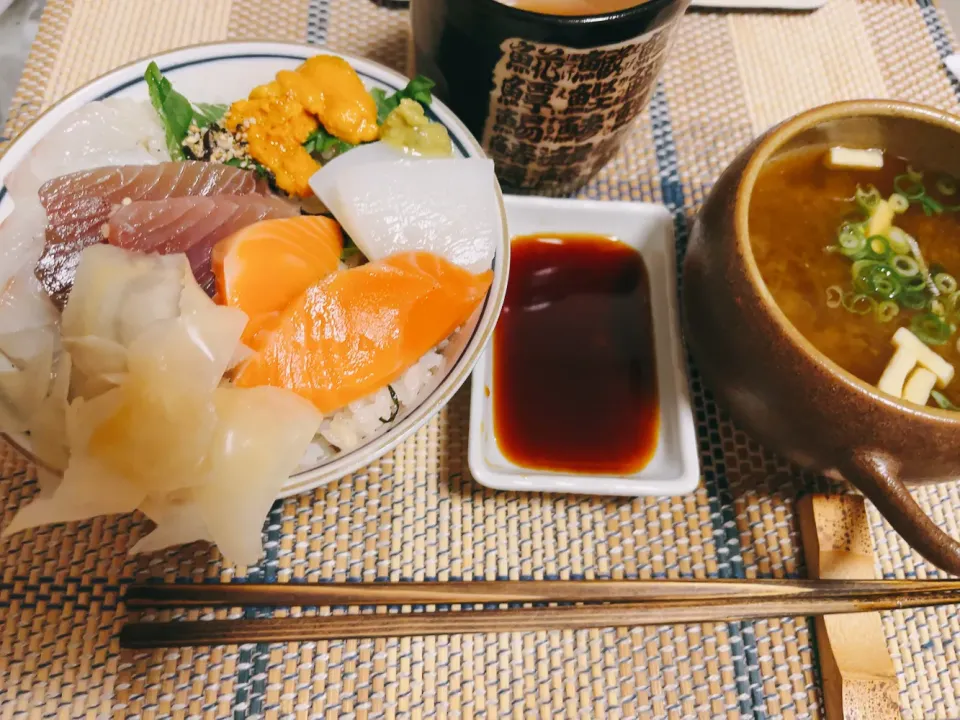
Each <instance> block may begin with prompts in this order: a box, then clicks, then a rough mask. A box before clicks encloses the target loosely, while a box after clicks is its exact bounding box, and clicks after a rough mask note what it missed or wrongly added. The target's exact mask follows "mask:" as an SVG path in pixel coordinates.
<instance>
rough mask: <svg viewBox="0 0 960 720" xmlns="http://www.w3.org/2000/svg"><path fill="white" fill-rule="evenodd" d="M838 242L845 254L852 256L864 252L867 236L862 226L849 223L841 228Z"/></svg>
mask: <svg viewBox="0 0 960 720" xmlns="http://www.w3.org/2000/svg"><path fill="white" fill-rule="evenodd" d="M837 244H838V245H839V246H840V251H841V252H842V253H843V254H844V255H846V256H847V257H852V256H854V255H858V254H859V253H861V252H863V250H864V249H865V248H866V247H867V237H866V235H864V234H863V228H862V227H860V226H858V225H849V224H847V225H844V226H843V227H842V228H841V229H840V234H839V235H838V236H837Z"/></svg>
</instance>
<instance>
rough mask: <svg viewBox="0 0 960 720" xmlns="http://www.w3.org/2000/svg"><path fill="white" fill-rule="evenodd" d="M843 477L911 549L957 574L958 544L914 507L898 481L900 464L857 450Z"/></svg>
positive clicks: (873, 452)
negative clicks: (866, 499)
mask: <svg viewBox="0 0 960 720" xmlns="http://www.w3.org/2000/svg"><path fill="white" fill-rule="evenodd" d="M843 476H844V478H845V479H846V480H848V481H849V482H851V483H852V484H853V485H854V486H855V487H856V488H857V489H858V490H859V491H860V492H862V493H863V494H864V495H865V496H866V497H867V498H869V500H870V501H871V502H872V503H873V504H874V505H875V506H876V508H877V510H878V511H879V512H880V514H881V515H883V517H884V519H886V521H887V522H888V523H890V525H892V526H893V529H894V530H896V531H897V533H898V534H899V535H900V537H902V538H903V539H904V540H906V541H907V544H908V545H910V547H912V548H913V549H914V550H916V551H917V552H918V553H920V554H921V555H923V557H925V558H926V559H927V560H929V561H930V562H931V563H933V564H934V565H936V566H937V567H938V568H940V569H941V570H946V571H947V572H948V573H950V574H952V575H960V542H958V541H957V540H955V539H954V538H953V537H951V536H950V535H948V534H947V533H946V532H944V531H943V530H942V529H941V528H940V527H939V526H938V525H937V524H936V523H935V522H933V520H931V519H930V517H929V516H928V515H927V514H926V513H925V512H924V511H923V510H922V509H921V508H920V506H919V505H917V501H916V500H914V499H913V496H912V495H911V494H910V491H909V490H907V488H906V486H905V485H904V484H903V482H902V481H901V480H900V463H899V462H898V461H897V460H895V459H894V458H892V457H891V456H889V455H887V454H886V453H884V452H881V451H878V450H871V449H865V448H860V449H857V450H856V451H854V453H853V457H852V458H851V461H850V462H849V464H847V466H846V467H845V468H843Z"/></svg>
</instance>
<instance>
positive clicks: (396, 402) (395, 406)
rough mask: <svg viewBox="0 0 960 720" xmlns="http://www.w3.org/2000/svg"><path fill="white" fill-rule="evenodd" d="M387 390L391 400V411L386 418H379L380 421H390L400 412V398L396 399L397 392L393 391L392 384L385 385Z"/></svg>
mask: <svg viewBox="0 0 960 720" xmlns="http://www.w3.org/2000/svg"><path fill="white" fill-rule="evenodd" d="M387 390H389V391H390V399H391V400H393V412H392V413H390V417H388V418H387V419H386V420H384V419H383V418H380V422H382V423H392V422H393V421H394V420H396V419H397V415H398V414H399V413H400V400H398V399H397V394H396V393H395V392H394V391H393V385H387Z"/></svg>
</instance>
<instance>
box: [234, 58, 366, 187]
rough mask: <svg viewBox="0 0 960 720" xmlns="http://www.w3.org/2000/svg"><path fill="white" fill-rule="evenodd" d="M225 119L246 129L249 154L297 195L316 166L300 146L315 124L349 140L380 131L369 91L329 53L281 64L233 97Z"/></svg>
mask: <svg viewBox="0 0 960 720" xmlns="http://www.w3.org/2000/svg"><path fill="white" fill-rule="evenodd" d="M226 123H227V127H228V128H229V129H230V130H231V131H232V132H238V131H243V132H245V133H246V136H247V150H248V152H249V153H250V155H252V156H253V158H254V159H256V160H257V161H258V162H259V163H260V164H262V165H264V166H266V167H267V168H269V169H270V170H271V171H272V172H273V174H274V176H275V177H276V180H277V185H278V186H279V187H280V188H281V189H282V190H284V191H286V192H287V193H289V194H290V195H294V196H297V197H306V196H307V195H309V194H310V185H309V182H308V181H309V179H310V176H311V175H313V174H314V173H315V172H316V171H317V170H318V169H319V168H320V165H319V163H317V161H316V160H314V159H313V158H312V157H311V156H310V153H308V152H307V151H306V150H305V149H304V148H303V143H304V142H305V141H306V139H307V138H308V137H309V135H310V133H312V132H313V131H314V130H316V129H317V127H318V125H320V124H322V125H323V127H324V128H325V129H326V131H327V132H329V133H330V134H331V135H333V136H334V137H337V138H339V139H341V140H344V141H346V142H348V143H352V144H357V143H360V142H369V141H372V140H376V139H377V136H378V133H379V128H378V127H377V106H376V102H375V101H374V99H373V97H372V96H371V95H370V93H369V92H367V89H366V88H365V87H364V86H363V81H361V80H360V77H359V76H358V75H357V73H356V72H355V71H354V69H353V68H352V67H350V65H349V63H347V61H346V60H344V59H343V58H338V57H334V56H332V55H317V56H316V57H312V58H310V59H309V60H307V61H306V62H304V63H303V64H302V65H301V66H300V67H299V68H297V69H296V70H281V71H280V72H279V73H277V78H276V80H274V81H273V82H270V83H267V84H266V85H260V86H259V87H256V88H254V89H253V91H252V92H251V93H250V96H249V98H247V99H246V100H238V101H237V102H235V103H234V104H233V105H232V106H231V107H230V112H229V113H228V115H227V118H226Z"/></svg>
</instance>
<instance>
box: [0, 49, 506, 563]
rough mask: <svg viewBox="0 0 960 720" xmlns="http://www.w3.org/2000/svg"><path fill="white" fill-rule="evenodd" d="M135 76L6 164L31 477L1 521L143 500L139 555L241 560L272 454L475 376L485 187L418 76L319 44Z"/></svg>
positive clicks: (414, 419)
mask: <svg viewBox="0 0 960 720" xmlns="http://www.w3.org/2000/svg"><path fill="white" fill-rule="evenodd" d="M352 62H353V63H354V64H355V63H357V62H364V63H365V64H366V65H369V63H366V61H352ZM384 72H387V73H389V71H384ZM143 82H144V83H145V84H146V87H147V89H148V90H149V100H136V99H128V98H107V99H103V100H96V101H92V102H89V103H87V104H84V105H82V106H80V107H78V108H76V109H74V110H73V111H72V112H69V113H67V114H64V115H63V117H62V118H60V120H59V121H58V122H57V123H56V124H55V125H53V126H52V127H51V128H50V129H49V130H48V131H47V132H45V133H44V134H43V135H42V136H41V137H39V138H38V139H36V140H35V142H34V143H33V144H32V146H31V147H29V148H28V149H27V150H26V152H24V153H21V158H20V160H19V162H18V163H17V164H16V166H15V167H12V168H11V169H8V170H7V171H6V173H5V177H3V178H2V179H3V183H4V186H5V188H6V191H7V192H8V193H9V199H8V202H9V200H12V202H13V211H12V213H10V214H8V215H7V217H6V218H4V219H3V221H2V223H0V288H2V292H0V432H2V433H4V434H5V435H6V436H7V437H9V438H11V439H13V441H14V442H15V443H16V444H18V445H20V446H21V448H25V449H27V451H28V452H29V454H30V455H31V456H32V458H33V459H34V460H35V461H36V465H37V480H38V485H39V492H38V494H37V495H36V497H35V498H34V499H33V500H32V501H30V502H29V503H26V504H24V505H22V506H21V507H20V508H19V509H18V511H17V513H16V515H15V516H14V517H13V519H12V521H10V522H9V523H7V526H6V527H5V528H3V533H4V535H10V534H13V533H18V532H20V531H22V530H24V529H27V528H30V527H35V526H39V525H45V524H50V523H60V522H69V521H75V520H82V519H86V518H89V517H92V516H96V515H103V514H113V513H126V512H132V511H134V510H140V511H142V512H143V513H144V514H145V515H146V516H147V517H148V518H150V519H151V520H152V521H153V522H154V523H155V525H156V527H155V529H153V530H152V531H151V532H150V533H148V534H147V535H146V536H144V537H143V538H141V539H140V540H139V542H137V543H136V544H135V545H134V546H133V548H132V551H133V552H152V551H155V550H159V549H161V548H166V547H169V546H172V545H179V544H183V543H188V542H193V541H195V540H203V541H208V542H211V543H214V544H215V545H216V546H217V547H218V548H219V550H220V552H221V553H222V554H223V555H224V557H225V558H227V559H228V560H231V561H234V562H237V563H242V564H251V563H254V562H256V561H257V559H258V558H259V556H260V553H261V528H262V525H263V520H264V518H265V516H266V514H267V512H268V511H269V508H270V505H271V504H272V502H273V501H274V500H275V499H276V497H277V496H278V495H279V494H281V492H282V490H283V488H284V486H285V483H287V482H288V478H289V477H290V476H291V475H292V474H295V473H297V472H298V471H303V470H304V469H307V470H313V469H316V468H318V467H325V466H330V467H337V463H338V461H339V460H342V459H343V458H344V457H347V456H349V455H350V454H351V453H354V454H356V455H357V457H358V458H359V462H361V463H362V462H363V460H364V458H369V457H370V455H369V454H367V453H364V452H363V451H364V450H365V449H369V450H372V451H374V452H375V454H379V453H380V452H383V451H385V450H386V449H388V448H389V447H390V446H391V445H392V444H393V443H396V442H397V441H399V439H400V438H401V437H402V435H403V433H405V432H409V431H411V430H412V429H413V428H414V427H416V425H417V424H418V423H419V422H422V421H423V420H424V419H425V418H426V417H428V416H429V414H430V413H432V412H433V411H434V410H436V409H438V407H439V404H440V403H441V402H442V401H444V400H445V399H446V398H447V397H449V393H450V392H452V391H453V390H455V389H456V385H457V384H459V382H462V379H463V378H464V377H465V376H466V374H467V373H468V372H469V370H470V367H469V366H470V365H471V364H472V362H473V361H474V360H475V355H476V354H475V353H472V354H471V355H470V356H469V357H468V356H467V354H466V353H465V352H464V349H465V348H466V346H467V344H468V343H473V344H476V343H477V342H479V344H480V345H482V343H483V342H484V341H485V340H486V338H487V336H488V335H489V333H490V331H491V329H492V325H493V322H494V320H495V316H496V308H494V310H493V312H492V313H490V312H489V308H487V307H486V305H489V303H490V302H493V303H496V302H498V301H497V299H496V298H501V297H502V288H503V284H504V283H505V280H506V279H505V276H504V270H505V268H504V262H497V261H496V260H497V256H498V255H500V254H501V253H505V251H506V236H505V229H504V217H503V210H502V203H501V198H500V191H499V187H498V185H497V183H496V180H495V178H494V174H493V166H492V162H491V161H490V160H488V159H486V158H484V157H482V153H480V151H479V148H478V147H475V148H472V149H471V152H472V153H474V154H475V155H476V156H473V157H458V156H457V154H458V153H457V152H456V151H455V147H454V143H453V142H452V141H451V137H450V132H449V130H448V127H447V125H445V124H444V123H443V122H440V121H439V118H440V117H443V116H449V111H446V110H445V109H444V108H442V106H440V105H439V103H437V102H436V101H435V100H434V99H433V98H432V95H431V88H432V85H433V84H432V83H431V82H430V81H429V80H428V79H426V78H423V77H417V78H415V79H414V80H411V81H409V82H408V83H407V84H406V85H405V86H403V85H400V86H398V88H397V89H395V90H394V91H392V92H388V91H386V90H384V89H382V88H379V87H368V86H367V85H366V84H365V83H364V81H363V79H362V78H361V77H360V76H359V75H358V74H357V72H356V71H355V69H354V67H353V64H352V63H351V60H350V59H348V58H345V57H342V56H339V55H333V54H328V53H323V54H318V55H315V56H313V57H309V58H306V59H304V61H303V62H302V63H301V64H298V65H296V66H293V67H291V68H290V69H284V70H280V71H279V72H277V73H276V74H275V76H274V77H273V78H272V79H270V80H268V81H266V82H263V83H262V84H259V85H257V86H256V87H252V88H251V89H250V91H249V93H248V94H247V95H246V96H245V97H238V98H236V99H235V100H233V101H232V102H229V103H222V104H221V103H210V102H204V100H205V98H195V97H191V98H189V99H188V98H187V97H185V96H184V95H183V94H181V93H179V92H178V91H177V89H176V88H175V87H174V85H173V83H172V82H171V81H170V79H169V78H168V77H166V76H165V75H164V73H163V72H162V71H161V69H160V67H159V66H158V64H157V63H155V62H152V63H150V64H149V65H148V66H147V67H146V71H145V73H144V75H143ZM441 113H442V114H441ZM454 122H455V121H454ZM458 132H459V130H458ZM28 134H29V133H27V135H28ZM24 137H26V135H25V136H24ZM22 141H23V140H21V141H18V142H22ZM500 260H501V261H502V260H503V258H502V257H501V258H500ZM490 298H494V299H493V300H490ZM485 309H486V310H487V311H488V312H486V313H484V310H485ZM481 314H483V322H482V323H481V322H480V320H479V319H480V318H481ZM488 316H489V317H488ZM478 335H479V338H478V337H477V336H478ZM453 370H456V371H457V373H456V376H455V377H454V378H453V379H447V378H448V376H449V375H450V374H451V371H453ZM441 386H444V387H445V388H446V389H445V392H444V393H441V392H439V391H438V388H441ZM408 421H409V422H408ZM404 423H406V425H404ZM339 467H340V468H341V469H342V468H343V467H344V465H343V464H342V463H341V464H340V466H339ZM351 469H352V468H351ZM330 479H332V478H330Z"/></svg>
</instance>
